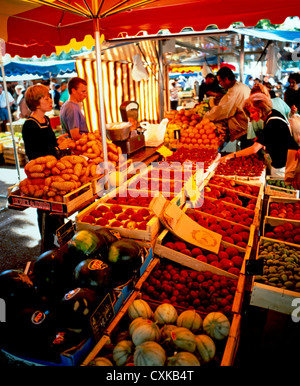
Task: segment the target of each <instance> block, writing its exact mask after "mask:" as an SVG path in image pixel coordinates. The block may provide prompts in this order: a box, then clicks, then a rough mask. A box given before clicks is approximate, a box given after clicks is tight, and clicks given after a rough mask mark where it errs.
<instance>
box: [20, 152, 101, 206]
mask: <svg viewBox="0 0 300 386" xmlns="http://www.w3.org/2000/svg"><path fill="white" fill-rule="evenodd" d="M24 171H25V173H26V175H27V178H25V179H24V180H22V181H21V182H20V184H19V188H20V191H21V194H22V195H24V196H28V197H35V198H42V199H44V200H48V201H56V202H63V196H64V195H65V194H67V193H70V192H71V191H73V190H75V189H78V188H79V187H80V186H82V185H83V184H86V183H87V182H89V181H91V180H92V179H93V178H94V177H97V176H100V175H101V174H99V170H98V169H97V165H96V164H95V163H93V162H92V163H91V162H88V161H87V160H86V159H85V158H84V157H81V156H78V155H67V156H64V157H62V158H61V159H59V160H58V159H56V158H55V157H54V156H51V155H47V156H44V157H38V158H36V159H33V160H31V161H29V162H28V163H27V164H26V165H25V167H24Z"/></svg>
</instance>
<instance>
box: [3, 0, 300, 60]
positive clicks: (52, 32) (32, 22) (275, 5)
mask: <svg viewBox="0 0 300 386" xmlns="http://www.w3.org/2000/svg"><path fill="white" fill-rule="evenodd" d="M48 2H51V3H53V4H65V6H66V9H67V10H68V11H67V12H65V11H62V10H61V9H55V8H49V6H44V5H43V6H38V7H37V6H36V5H32V4H31V3H28V2H24V1H22V0H14V1H13V2H12V1H9V0H0V26H1V27H0V38H2V39H4V41H5V42H6V52H7V53H9V54H10V55H11V56H14V55H20V56H22V57H31V56H32V55H37V56H40V55H42V54H45V55H50V54H51V53H52V52H55V46H62V45H66V44H68V43H69V41H70V40H71V39H72V38H76V40H77V41H81V40H83V39H84V37H85V36H86V35H92V36H93V31H94V29H93V28H94V27H93V23H94V22H95V20H96V19H98V20H100V32H101V34H104V36H105V39H111V38H116V37H118V35H119V34H121V33H123V34H127V35H128V36H134V35H136V34H138V33H139V32H140V31H146V32H147V33H148V34H156V33H157V32H158V31H159V30H161V29H168V30H169V31H170V32H171V33H178V32H180V31H181V30H182V29H183V28H184V27H192V28H193V29H194V30H196V31H201V30H203V29H205V28H206V27H207V26H208V25H209V24H216V25H217V26H218V28H228V27H229V26H230V24H232V23H234V22H238V21H241V22H243V23H244V25H246V26H253V25H256V24H257V22H258V21H259V20H260V19H269V20H270V21H271V22H272V23H274V24H280V23H282V22H283V21H284V20H285V19H286V18H287V17H289V16H298V14H299V4H298V2H296V1H294V0H293V1H291V2H288V3H283V2H282V1H281V0H265V1H264V2H263V3H262V2H261V1H258V0H253V1H252V2H251V6H249V2H246V1H237V0H226V1H222V0H215V1H214V2H213V3H212V2H211V1H208V0H184V1H183V0H153V1H151V2H150V3H149V4H147V5H144V6H143V5H142V4H143V2H142V1H141V2H138V3H137V1H135V0H129V1H124V2H121V1H116V0H103V1H101V2H100V0H99V1H94V2H93V1H92V0H86V1H83V0H69V1H68V2H60V3H59V2H58V1H53V0H51V1H48ZM45 3H46V1H45ZM76 3H77V4H78V5H79V6H76ZM85 3H87V4H88V5H89V6H90V7H92V5H93V3H97V4H99V5H101V4H102V8H101V11H100V12H99V13H98V11H96V12H95V14H94V16H93V17H92V16H91V15H90V14H89V12H88V11H87V9H88V8H87V7H86V6H85ZM130 4H132V5H134V4H137V7H138V8H136V9H132V10H129V11H127V10H124V7H126V9H128V7H129V6H130ZM116 5H118V7H115V6H116ZM73 6H75V7H76V9H77V10H76V11H75V10H74V9H73V10H72V7H73ZM26 7H27V9H26ZM24 9H25V11H24ZM91 9H92V8H91ZM20 10H21V11H20ZM78 10H80V11H78ZM72 12H74V13H72ZM114 12H117V13H115V14H114ZM7 16H9V17H7ZM5 26H7V28H5Z"/></svg>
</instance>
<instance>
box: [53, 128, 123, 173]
mask: <svg viewBox="0 0 300 386" xmlns="http://www.w3.org/2000/svg"><path fill="white" fill-rule="evenodd" d="M64 141H68V148H70V149H71V151H72V153H73V154H76V155H82V156H84V157H86V158H87V159H88V162H91V163H93V164H96V165H98V164H101V163H102V162H103V148H102V140H101V134H100V132H99V130H96V131H94V132H93V133H91V132H89V133H84V134H82V136H81V138H80V139H78V140H77V141H74V140H72V139H70V138H65V137H63V136H61V137H60V138H58V140H57V142H58V145H62V144H63V142H64ZM119 157H121V158H120V159H121V161H122V160H123V157H122V150H121V148H120V147H119V146H116V145H115V144H114V143H113V142H110V141H108V142H107V158H108V161H109V162H110V163H111V164H113V165H114V166H115V167H116V166H118V164H119V160H120V159H119Z"/></svg>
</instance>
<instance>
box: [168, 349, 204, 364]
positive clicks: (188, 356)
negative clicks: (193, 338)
mask: <svg viewBox="0 0 300 386" xmlns="http://www.w3.org/2000/svg"><path fill="white" fill-rule="evenodd" d="M167 366H200V362H199V360H198V358H197V357H196V356H195V355H194V354H192V353H191V352H188V351H181V352H178V353H176V354H175V355H173V356H172V357H170V358H168V362H167Z"/></svg>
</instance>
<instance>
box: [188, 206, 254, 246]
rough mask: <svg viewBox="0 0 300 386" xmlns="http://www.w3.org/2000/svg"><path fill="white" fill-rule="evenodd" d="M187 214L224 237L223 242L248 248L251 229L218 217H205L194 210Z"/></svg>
mask: <svg viewBox="0 0 300 386" xmlns="http://www.w3.org/2000/svg"><path fill="white" fill-rule="evenodd" d="M186 214H187V215H188V216H189V217H190V218H191V219H192V220H193V221H196V222H197V223H198V224H199V225H201V226H203V227H204V228H206V229H210V230H211V231H213V232H216V233H218V234H220V235H222V240H223V241H226V242H227V243H230V244H234V245H237V246H238V247H241V248H246V247H247V244H248V240H249V236H250V229H249V227H246V226H243V225H241V224H235V223H232V222H230V221H227V220H221V219H217V218H216V217H212V216H208V215H203V214H202V213H200V212H199V211H196V210H194V209H189V210H188V212H187V213H186Z"/></svg>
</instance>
